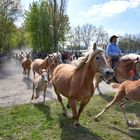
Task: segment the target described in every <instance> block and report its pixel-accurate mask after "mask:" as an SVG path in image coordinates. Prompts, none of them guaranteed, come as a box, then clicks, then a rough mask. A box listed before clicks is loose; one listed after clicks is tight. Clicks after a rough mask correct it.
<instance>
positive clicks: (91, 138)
mask: <svg viewBox="0 0 140 140" xmlns="http://www.w3.org/2000/svg"><path fill="white" fill-rule="evenodd" d="M112 98H113V96H112V94H109V95H104V96H102V97H101V96H94V97H93V98H92V99H91V101H90V102H89V104H88V105H87V106H86V107H85V109H84V111H83V112H82V114H81V117H80V123H81V126H80V127H79V128H77V129H76V128H74V127H73V121H72V120H70V119H68V118H66V117H65V116H63V115H62V114H61V106H60V104H59V102H58V101H56V102H47V103H45V105H43V104H35V105H33V104H25V105H18V106H14V107H5V108H0V140H133V139H134V140H140V131H138V130H137V131H136V130H135V131H133V132H130V131H129V130H128V128H127V126H126V124H125V121H124V116H123V114H122V112H121V111H120V108H119V107H118V106H116V105H114V106H113V107H112V108H111V109H110V110H108V111H107V112H106V113H105V114H103V115H102V116H101V117H100V118H99V122H95V121H94V116H95V115H96V114H97V113H98V112H100V111H101V110H102V109H103V107H104V106H105V105H106V104H107V102H109V101H110V100H111V99H112ZM127 114H128V115H129V118H130V119H132V120H133V119H134V118H135V119H137V120H139V122H140V104H133V105H129V106H128V108H127Z"/></svg>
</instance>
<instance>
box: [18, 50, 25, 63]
mask: <svg viewBox="0 0 140 140" xmlns="http://www.w3.org/2000/svg"><path fill="white" fill-rule="evenodd" d="M24 57H25V55H24V53H23V52H20V53H19V54H18V59H19V61H20V62H21V61H22V60H23V59H24Z"/></svg>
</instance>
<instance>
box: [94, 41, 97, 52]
mask: <svg viewBox="0 0 140 140" xmlns="http://www.w3.org/2000/svg"><path fill="white" fill-rule="evenodd" d="M96 49H97V45H96V42H95V43H94V44H93V51H95V50H96Z"/></svg>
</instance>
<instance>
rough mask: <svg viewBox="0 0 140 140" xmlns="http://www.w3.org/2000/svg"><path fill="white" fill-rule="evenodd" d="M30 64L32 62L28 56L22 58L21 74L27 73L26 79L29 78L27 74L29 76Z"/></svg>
mask: <svg viewBox="0 0 140 140" xmlns="http://www.w3.org/2000/svg"><path fill="white" fill-rule="evenodd" d="M31 63H32V60H31V59H30V55H29V54H27V55H26V57H24V58H23V60H22V62H21V65H22V68H23V74H25V75H26V73H27V77H28V78H29V74H30V70H31Z"/></svg>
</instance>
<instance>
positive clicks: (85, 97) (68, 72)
mask: <svg viewBox="0 0 140 140" xmlns="http://www.w3.org/2000/svg"><path fill="white" fill-rule="evenodd" d="M96 72H99V73H101V74H102V75H103V77H105V78H110V77H113V70H112V68H111V67H110V65H109V64H108V63H107V61H106V56H105V53H104V51H103V50H102V49H99V48H97V47H96V43H95V44H94V46H93V50H92V51H91V52H90V53H89V54H88V55H87V56H86V57H85V58H84V59H83V60H82V61H81V62H80V63H79V65H77V66H74V65H71V64H60V65H58V66H57V67H56V68H55V69H54V71H53V73H52V83H53V85H54V90H55V93H56V95H57V97H58V100H59V102H60V103H61V105H62V110H63V113H64V115H66V116H67V117H70V116H69V115H68V113H67V111H66V108H65V106H64V104H63V102H62V97H61V95H60V94H62V95H63V96H65V97H66V98H67V99H68V105H67V106H69V107H70V108H71V109H72V117H73V119H74V124H75V126H76V127H77V126H78V125H79V122H78V121H79V117H80V114H81V112H82V111H83V108H84V107H85V105H86V104H87V103H88V102H89V100H90V98H91V97H92V96H93V93H94V85H93V78H94V75H95V73H96ZM77 102H80V107H79V110H78V112H77V107H76V103H77Z"/></svg>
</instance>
